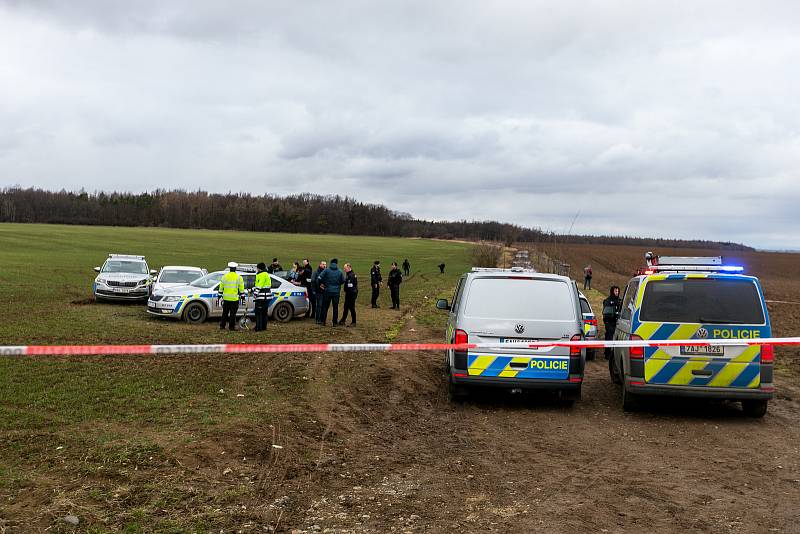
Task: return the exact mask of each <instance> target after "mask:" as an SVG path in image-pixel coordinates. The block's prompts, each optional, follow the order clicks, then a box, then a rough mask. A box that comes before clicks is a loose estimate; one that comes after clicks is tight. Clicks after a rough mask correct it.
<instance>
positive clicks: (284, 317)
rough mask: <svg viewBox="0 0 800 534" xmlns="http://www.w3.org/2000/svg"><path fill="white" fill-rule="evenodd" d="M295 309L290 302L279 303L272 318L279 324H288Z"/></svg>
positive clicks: (273, 310)
mask: <svg viewBox="0 0 800 534" xmlns="http://www.w3.org/2000/svg"><path fill="white" fill-rule="evenodd" d="M293 315H294V308H292V305H291V304H289V303H288V302H285V301H284V302H279V303H277V304H276V305H275V307H274V308H273V309H272V318H273V319H275V320H276V321H278V322H279V323H288V322H289V321H291V320H292V316H293Z"/></svg>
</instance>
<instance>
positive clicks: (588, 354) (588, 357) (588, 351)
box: [586, 349, 597, 361]
mask: <svg viewBox="0 0 800 534" xmlns="http://www.w3.org/2000/svg"><path fill="white" fill-rule="evenodd" d="M596 353H597V350H596V349H586V361H592V360H594V359H595V357H596V356H595V354H596Z"/></svg>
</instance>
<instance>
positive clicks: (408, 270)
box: [403, 267, 411, 276]
mask: <svg viewBox="0 0 800 534" xmlns="http://www.w3.org/2000/svg"><path fill="white" fill-rule="evenodd" d="M410 272H411V270H410V269H406V268H405V267H403V273H405V275H406V276H408V274H409V273H410Z"/></svg>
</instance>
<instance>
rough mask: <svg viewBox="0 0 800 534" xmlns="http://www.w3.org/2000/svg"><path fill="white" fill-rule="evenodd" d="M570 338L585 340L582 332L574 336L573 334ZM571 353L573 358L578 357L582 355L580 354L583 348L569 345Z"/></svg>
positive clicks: (571, 339)
mask: <svg viewBox="0 0 800 534" xmlns="http://www.w3.org/2000/svg"><path fill="white" fill-rule="evenodd" d="M569 340H570V341H583V336H582V335H580V334H575V335H574V336H572V337H571V338H570V339H569ZM569 355H570V357H572V358H577V357H580V355H581V348H580V347H575V346H570V347H569Z"/></svg>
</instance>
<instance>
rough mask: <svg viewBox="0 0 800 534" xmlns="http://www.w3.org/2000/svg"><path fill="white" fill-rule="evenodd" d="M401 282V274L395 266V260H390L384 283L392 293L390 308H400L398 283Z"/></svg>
mask: <svg viewBox="0 0 800 534" xmlns="http://www.w3.org/2000/svg"><path fill="white" fill-rule="evenodd" d="M402 283H403V274H402V273H401V272H400V269H398V268H397V262H396V261H393V262H392V269H391V270H390V271H389V279H388V280H387V281H386V285H387V286H389V292H390V293H391V294H392V308H393V309H395V310H399V309H400V284H402Z"/></svg>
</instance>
